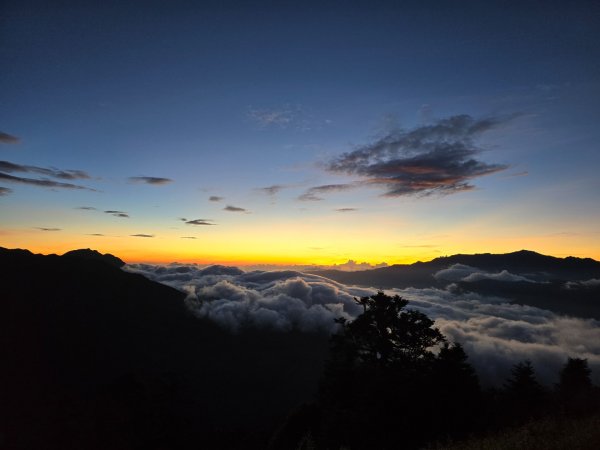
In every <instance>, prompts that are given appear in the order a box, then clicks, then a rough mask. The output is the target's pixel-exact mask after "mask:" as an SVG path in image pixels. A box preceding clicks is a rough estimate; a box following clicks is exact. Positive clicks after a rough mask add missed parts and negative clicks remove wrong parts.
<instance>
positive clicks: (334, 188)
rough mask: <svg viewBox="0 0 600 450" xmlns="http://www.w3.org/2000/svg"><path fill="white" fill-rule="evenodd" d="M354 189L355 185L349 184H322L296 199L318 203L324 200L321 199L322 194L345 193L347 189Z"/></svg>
mask: <svg viewBox="0 0 600 450" xmlns="http://www.w3.org/2000/svg"><path fill="white" fill-rule="evenodd" d="M356 187H357V185H356V184H350V183H345V184H324V185H321V186H314V187H311V188H309V189H308V190H307V191H306V192H304V194H302V195H300V196H299V197H298V200H300V201H312V202H318V201H322V200H324V198H323V197H321V195H323V194H329V193H332V192H342V191H347V190H349V189H354V188H356Z"/></svg>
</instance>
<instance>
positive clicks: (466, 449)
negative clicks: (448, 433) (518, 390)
mask: <svg viewBox="0 0 600 450" xmlns="http://www.w3.org/2000/svg"><path fill="white" fill-rule="evenodd" d="M598 448H600V415H598V414H595V415H592V416H588V417H579V418H573V417H571V418H567V417H562V418H561V417H546V418H544V419H540V420H535V421H532V422H529V423H527V424H525V425H522V426H520V427H516V428H510V429H507V430H504V431H502V432H498V433H494V434H492V435H489V436H485V437H480V438H472V439H467V440H464V441H462V442H457V443H454V444H451V445H443V446H432V447H428V450H434V449H435V450H514V449H528V450H564V449H580V450H588V449H589V450H596V449H598Z"/></svg>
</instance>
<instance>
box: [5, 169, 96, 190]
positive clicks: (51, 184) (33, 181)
mask: <svg viewBox="0 0 600 450" xmlns="http://www.w3.org/2000/svg"><path fill="white" fill-rule="evenodd" d="M0 180H3V181H6V182H8V183H18V184H27V185H30V186H39V187H47V188H60V189H75V190H86V191H92V192H96V189H92V188H89V187H85V186H80V185H78V184H72V183H63V182H60V181H53V180H48V179H38V178H25V177H17V176H14V175H9V174H7V173H2V172H0Z"/></svg>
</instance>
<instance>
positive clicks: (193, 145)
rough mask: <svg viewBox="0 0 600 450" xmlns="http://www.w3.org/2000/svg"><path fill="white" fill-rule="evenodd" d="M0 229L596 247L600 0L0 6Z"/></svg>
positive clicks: (274, 243) (137, 250)
mask: <svg viewBox="0 0 600 450" xmlns="http://www.w3.org/2000/svg"><path fill="white" fill-rule="evenodd" d="M0 58H1V59H0V60H1V61H2V67H3V69H2V70H0V90H1V92H2V97H1V98H2V101H1V102H0V246H4V247H8V248H15V247H19V248H28V249H30V250H32V251H34V252H40V253H63V252H65V251H68V250H71V249H75V248H93V249H97V250H99V251H101V252H109V253H113V254H115V255H118V256H119V257H121V258H122V259H124V260H125V261H127V262H169V261H180V262H198V263H202V264H208V263H225V264H237V265H245V264H282V265H292V264H299V265H307V264H319V265H333V264H337V265H340V264H344V263H346V262H347V261H349V260H351V261H355V262H357V263H361V262H365V263H368V264H372V265H376V264H380V263H387V264H395V263H411V262H414V261H417V260H422V261H425V260H430V259H433V258H435V257H438V256H444V255H450V254H455V253H483V252H492V253H505V252H511V251H516V250H520V249H529V250H534V251H538V252H540V253H544V254H550V255H554V256H560V257H564V256H569V255H572V256H579V257H592V258H595V259H600V226H599V225H600V195H599V194H600V177H599V176H598V167H599V165H600V148H598V142H600V127H598V126H597V123H598V120H599V119H600V4H599V3H598V2H595V1H589V2H585V1H571V2H562V1H561V2H553V1H545V2H528V1H524V2H518V3H517V2H500V1H490V2H450V1H448V2H445V1H438V2H428V1H420V2H410V1H406V2H377V1H371V2H352V1H345V2H310V1H306V2H286V1H278V2H252V3H250V2H227V1H218V2H192V1H189V2H186V1H177V0H175V1H169V2H158V1H144V2H134V1H127V0H123V1H118V2H113V1H104V2H86V1H76V2H69V1H64V2H52V4H50V3H49V2H41V1H40V2H37V1H28V0H19V1H13V0H4V1H3V2H2V4H1V6H0Z"/></svg>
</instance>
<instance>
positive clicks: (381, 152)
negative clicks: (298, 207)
mask: <svg viewBox="0 0 600 450" xmlns="http://www.w3.org/2000/svg"><path fill="white" fill-rule="evenodd" d="M511 119H512V117H507V118H498V117H492V118H486V119H474V118H472V117H471V116H469V115H456V116H452V117H449V118H446V119H441V120H439V121H437V122H436V123H434V124H432V125H424V126H420V127H416V128H414V129H412V130H409V131H405V130H396V131H393V132H390V133H388V134H387V135H385V136H383V137H381V138H380V139H378V140H376V141H375V142H372V143H370V144H367V145H364V146H362V147H360V148H358V149H357V150H354V151H351V152H347V153H343V154H342V155H340V156H338V157H336V158H334V159H332V160H331V161H329V163H328V164H327V165H326V169H327V170H328V171H330V172H332V173H341V174H345V175H357V176H359V177H361V178H362V181H363V183H364V184H365V185H374V186H381V187H383V188H384V193H383V195H384V196H386V197H400V196H406V195H419V196H427V195H431V194H453V193H457V192H461V191H468V190H471V189H474V186H473V185H472V184H471V180H473V179H474V178H477V177H481V176H484V175H490V174H493V173H496V172H500V171H502V170H505V169H507V168H508V167H509V166H508V165H506V164H489V163H485V162H483V161H480V160H478V159H477V157H478V155H479V154H480V153H481V152H482V150H483V149H482V148H480V147H479V146H477V145H476V144H475V139H476V138H477V137H479V136H480V135H481V134H483V133H485V132H486V131H489V130H492V129H494V128H497V127H499V126H500V125H502V124H504V123H506V122H508V121H509V120H511Z"/></svg>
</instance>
